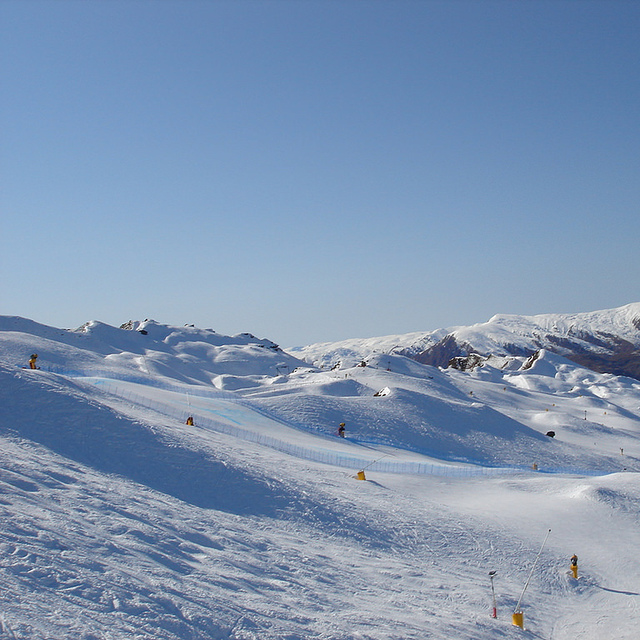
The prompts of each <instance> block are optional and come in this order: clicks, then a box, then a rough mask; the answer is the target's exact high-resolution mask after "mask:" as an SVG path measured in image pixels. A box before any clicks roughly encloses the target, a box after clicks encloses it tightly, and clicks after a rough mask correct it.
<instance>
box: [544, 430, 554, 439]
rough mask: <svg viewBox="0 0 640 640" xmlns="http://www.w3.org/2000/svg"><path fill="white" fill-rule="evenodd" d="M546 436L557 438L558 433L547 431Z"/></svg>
mask: <svg viewBox="0 0 640 640" xmlns="http://www.w3.org/2000/svg"><path fill="white" fill-rule="evenodd" d="M545 435H547V436H549V437H550V438H555V437H556V432H555V431H547V433H546V434H545Z"/></svg>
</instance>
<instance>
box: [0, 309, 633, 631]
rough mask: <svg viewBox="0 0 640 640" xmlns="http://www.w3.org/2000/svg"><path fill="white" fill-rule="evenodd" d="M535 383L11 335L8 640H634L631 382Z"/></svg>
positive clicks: (5, 458) (517, 375)
mask: <svg viewBox="0 0 640 640" xmlns="http://www.w3.org/2000/svg"><path fill="white" fill-rule="evenodd" d="M141 331H145V332H146V333H141ZM33 352H36V353H38V364H39V366H40V367H41V368H40V370H38V371H32V370H29V369H26V368H23V367H25V366H26V363H27V360H28V358H29V355H30V354H31V353H33ZM523 362H524V359H521V360H518V359H517V358H516V359H510V360H509V361H508V362H506V361H504V360H503V361H500V362H498V361H494V365H495V366H493V365H492V364H491V361H490V362H489V363H487V364H486V365H485V366H484V367H482V368H477V369H474V370H473V371H471V372H466V373H463V372H460V371H456V370H451V369H446V370H440V369H436V368H433V367H427V366H424V365H420V364H418V363H416V362H413V361H411V360H408V359H407V358H403V357H401V356H397V355H387V354H383V353H379V354H378V355H376V356H375V357H371V358H370V359H369V361H368V366H366V367H358V366H343V368H340V369H336V370H333V371H331V370H322V369H317V368H315V367H313V366H309V365H308V364H306V363H305V362H303V361H301V360H298V359H296V358H295V357H293V356H291V355H289V354H288V353H286V352H284V351H282V350H280V349H279V348H278V347H277V346H276V345H274V344H273V343H271V342H270V341H268V340H261V339H258V338H255V337H254V336H250V335H248V334H240V335H238V336H221V335H219V334H217V333H216V332H214V331H211V330H199V329H196V328H194V327H184V328H178V327H166V326H165V325H161V324H158V323H155V322H153V321H147V322H144V323H133V324H132V325H131V328H130V329H128V330H125V329H117V328H115V327H109V326H107V325H103V324H101V323H89V324H88V325H86V326H84V327H83V328H82V330H78V331H65V330H60V329H55V328H52V327H45V326H43V325H38V324H37V323H34V322H32V321H30V320H24V319H21V318H6V317H4V318H0V388H1V389H2V396H3V398H2V407H3V409H2V413H1V416H2V417H1V420H0V439H1V442H2V447H1V448H0V459H1V460H2V464H1V465H0V517H1V518H2V527H1V529H0V549H1V551H2V558H3V561H2V566H1V570H0V587H1V589H0V624H1V627H0V630H1V633H0V637H3V638H4V637H6V638H19V639H23V638H24V639H26V638H38V639H43V640H45V639H46V640H49V639H50V640H53V639H55V640H71V639H74V640H77V639H83V640H97V639H100V640H104V639H109V640H116V639H117V640H121V639H122V638H127V639H139V640H142V639H144V640H147V639H149V640H151V639H153V640H165V639H166V640H169V639H170V640H187V639H189V640H191V639H198V640H200V639H202V640H205V639H206V640H213V639H216V640H217V639H227V640H276V639H277V640H303V639H304V640H309V639H316V640H408V639H412V638H413V639H416V640H417V639H425V638H434V639H444V638H451V639H456V640H472V639H473V640H490V639H491V640H494V639H497V638H507V637H520V636H523V637H527V638H545V639H547V638H549V639H552V640H570V639H571V640H574V639H576V638H581V639H584V640H610V639H613V638H615V639H616V640H631V639H633V640H635V638H637V624H638V605H639V603H640V588H638V585H637V576H638V574H639V570H640V567H639V566H638V563H639V562H640V561H639V559H638V549H639V546H638V543H639V542H640V527H639V524H640V506H639V505H640V502H639V501H638V496H639V491H640V476H639V474H638V470H640V464H639V460H640V440H639V434H640V382H638V381H635V380H632V379H630V378H621V377H616V376H612V375H606V374H598V373H595V372H593V371H589V370H587V369H583V368H580V367H578V366H576V365H575V364H573V363H571V362H569V361H567V360H564V359H563V358H561V357H560V356H556V355H554V354H551V353H546V352H543V353H541V354H540V357H539V358H538V359H537V360H536V361H535V362H534V363H533V366H532V367H531V368H529V369H526V370H523V369H522V368H521V365H522V364H523ZM352 364H357V362H354V363H352ZM188 415H191V416H193V417H194V425H193V426H189V425H186V424H185V421H186V417H187V416H188ZM340 422H345V423H346V436H347V437H346V438H344V439H342V438H338V437H337V436H336V429H337V426H338V424H339V423H340ZM550 431H554V432H555V437H553V438H551V437H549V436H547V435H545V434H546V433H548V432H550ZM534 465H535V467H536V468H537V470H534ZM362 470H364V473H365V475H366V480H365V481H361V480H358V479H356V476H357V473H358V471H362ZM549 529H550V530H551V533H550V535H549V538H548V541H547V544H546V546H545V548H544V549H543V550H542V553H541V555H540V560H539V562H538V564H537V567H536V569H535V571H534V573H533V575H532V577H531V582H530V584H529V586H528V588H527V591H526V593H525V595H524V597H523V600H522V610H523V612H524V620H525V630H522V629H520V628H518V627H514V626H513V625H512V620H511V613H512V612H513V610H514V607H515V605H516V602H517V601H518V598H519V597H520V595H521V592H522V589H523V587H524V585H525V583H526V581H527V578H528V576H529V573H530V570H531V568H532V564H533V562H534V560H535V558H536V555H537V554H538V551H539V550H540V546H541V544H542V542H543V540H544V538H545V536H546V534H547V532H548V531H549ZM574 553H575V554H577V555H578V557H579V578H578V579H577V580H575V579H573V578H572V577H570V574H569V559H570V557H571V556H572V555H573V554H574ZM491 570H495V571H497V575H496V579H495V586H496V595H497V609H498V618H497V619H493V618H492V617H491V615H490V614H491V607H492V602H491V590H490V582H489V571H491Z"/></svg>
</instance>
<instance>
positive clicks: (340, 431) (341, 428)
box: [338, 422, 344, 438]
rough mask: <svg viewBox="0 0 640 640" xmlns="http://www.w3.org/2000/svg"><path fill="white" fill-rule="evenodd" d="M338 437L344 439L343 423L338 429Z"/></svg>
mask: <svg viewBox="0 0 640 640" xmlns="http://www.w3.org/2000/svg"><path fill="white" fill-rule="evenodd" d="M338 436H340V437H341V438H344V422H341V423H340V426H339V427H338Z"/></svg>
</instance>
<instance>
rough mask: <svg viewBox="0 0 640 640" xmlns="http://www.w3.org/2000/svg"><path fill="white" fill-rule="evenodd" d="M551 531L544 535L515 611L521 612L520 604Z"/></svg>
mask: <svg viewBox="0 0 640 640" xmlns="http://www.w3.org/2000/svg"><path fill="white" fill-rule="evenodd" d="M550 533H551V529H549V531H547V535H546V536H545V537H544V541H543V542H542V546H541V547H540V551H538V555H537V556H536V559H535V561H534V563H533V566H532V567H531V571H530V572H529V577H528V578H527V581H526V583H525V585H524V589H523V590H522V593H521V594H520V599H519V600H518V604H517V605H516V608H515V609H514V610H513V612H514V613H519V612H520V604H521V602H522V598H523V597H524V592H525V591H526V590H527V587H528V586H529V582H530V581H531V576H532V575H533V571H534V569H535V568H536V565H537V564H538V560H539V559H540V556H541V555H542V550H543V549H544V545H545V544H547V538H548V537H549V534H550Z"/></svg>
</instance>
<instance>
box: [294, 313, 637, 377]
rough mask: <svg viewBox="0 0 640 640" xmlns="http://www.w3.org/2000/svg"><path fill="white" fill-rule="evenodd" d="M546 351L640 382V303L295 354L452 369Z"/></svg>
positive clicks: (503, 319) (317, 360)
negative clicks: (462, 361)
mask: <svg viewBox="0 0 640 640" xmlns="http://www.w3.org/2000/svg"><path fill="white" fill-rule="evenodd" d="M539 349H546V350H547V351H551V352H554V353H557V354H559V355H562V356H564V357H565V358H568V359H569V360H572V361H574V362H577V363H578V364H581V365H582V366H585V367H588V368H590V369H593V370H594V371H599V372H601V373H613V374H616V375H626V376H631V377H634V378H640V303H639V302H636V303H633V304H628V305H625V306H623V307H619V308H617V309H610V310H604V311H594V312H589V313H577V314H543V315H536V316H518V315H496V316H494V317H493V318H491V319H490V320H489V321H488V322H485V323H481V324H476V325H473V326H470V327H451V328H448V329H438V330H437V331H431V332H425V333H409V334H404V335H394V336H384V337H381V338H370V339H363V340H345V341H341V342H337V343H325V344H315V345H309V346H306V347H302V348H295V349H291V350H290V352H291V353H292V354H295V355H297V356H299V357H300V358H302V359H304V360H307V361H308V362H311V363H313V364H314V365H316V366H329V367H331V366H336V365H338V364H339V363H347V364H354V363H355V362H359V361H362V360H365V361H366V359H367V358H369V357H370V355H371V354H372V353H378V354H380V353H383V354H384V353H398V354H402V355H406V356H408V357H410V358H413V359H414V360H416V361H418V362H421V363H423V364H430V365H433V366H437V367H447V366H448V364H449V362H450V361H451V359H452V358H455V357H465V356H468V355H470V354H472V353H475V354H479V355H481V356H485V357H487V356H490V355H494V356H505V355H512V356H531V355H533V354H534V353H535V352H536V351H538V350H539Z"/></svg>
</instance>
